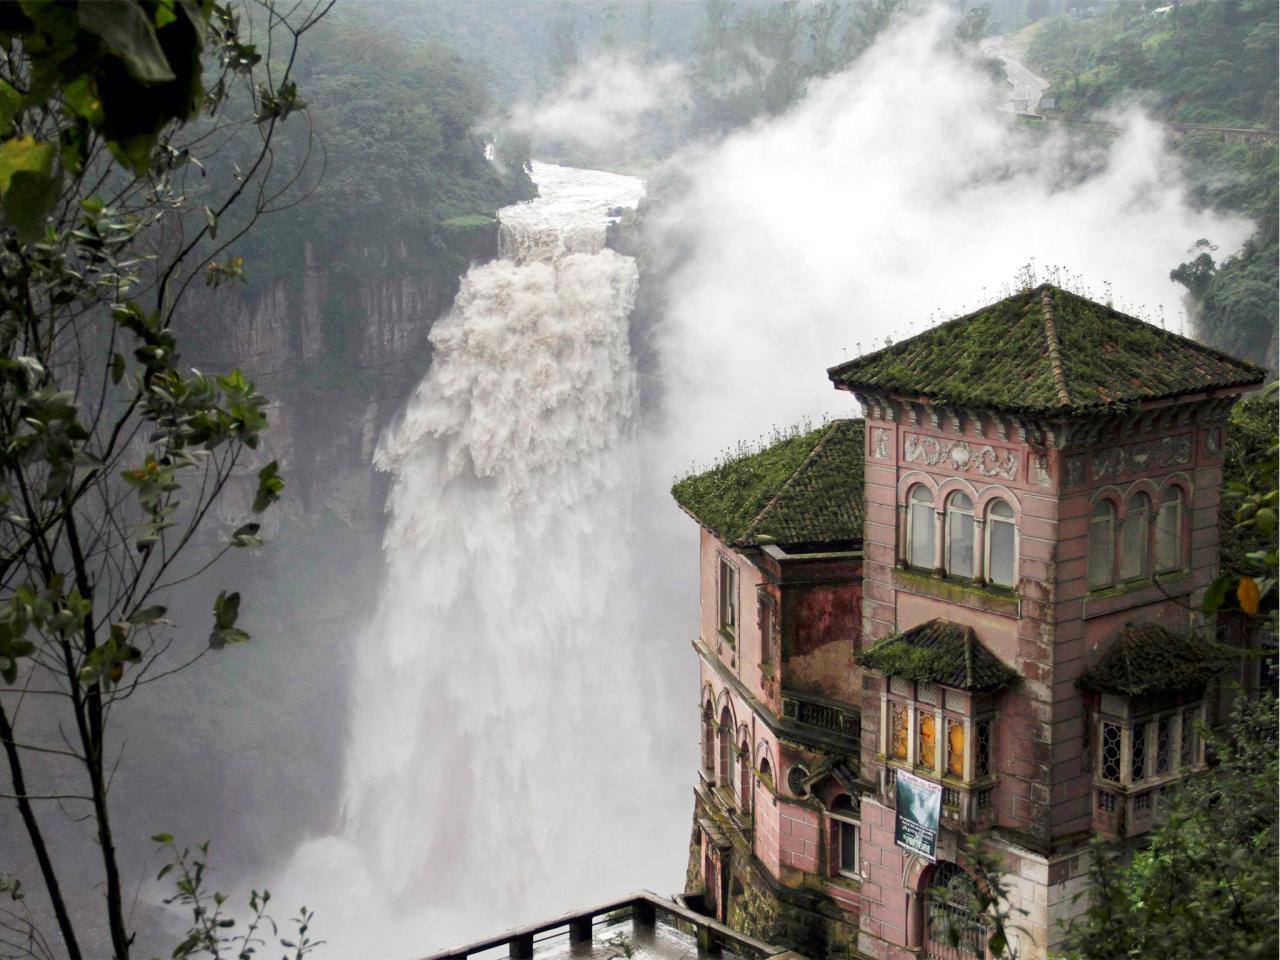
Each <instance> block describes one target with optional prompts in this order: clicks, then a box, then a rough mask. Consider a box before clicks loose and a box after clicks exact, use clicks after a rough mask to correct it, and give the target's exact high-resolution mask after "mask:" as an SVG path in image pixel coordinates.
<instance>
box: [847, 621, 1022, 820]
mask: <svg viewBox="0 0 1280 960" xmlns="http://www.w3.org/2000/svg"><path fill="white" fill-rule="evenodd" d="M858 662H859V663H860V664H861V665H862V666H864V667H867V668H870V669H873V670H876V671H878V672H880V673H883V674H885V686H884V690H883V693H882V695H881V740H880V742H881V744H882V745H883V746H882V753H881V757H880V759H881V761H882V762H883V764H884V777H883V781H882V791H883V795H884V799H885V800H886V801H887V802H890V803H892V802H893V801H894V795H893V783H894V781H895V779H896V770H897V769H904V770H910V771H912V772H913V773H915V774H917V775H918V776H922V777H925V778H927V779H931V780H934V781H936V782H938V783H939V784H940V785H941V786H942V791H943V793H942V806H943V811H942V812H943V818H944V819H945V820H948V821H950V822H951V823H952V824H953V825H957V826H961V827H964V828H966V829H968V828H971V827H974V826H977V825H979V824H982V823H990V822H992V821H993V820H994V817H995V803H994V790H995V786H996V784H995V773H996V763H995V757H994V756H993V747H994V743H995V737H994V732H995V731H994V723H995V710H996V697H997V694H998V692H999V691H1000V690H1001V689H1002V688H1003V687H1004V686H1005V685H1007V684H1009V683H1012V682H1014V680H1015V678H1016V673H1015V672H1014V671H1013V670H1012V669H1011V668H1010V667H1008V666H1006V665H1005V664H1004V663H1002V662H1001V661H1000V659H999V658H998V657H996V655H995V654H994V653H992V652H991V651H990V650H988V649H987V648H986V647H985V646H983V645H982V644H981V643H980V642H979V641H978V639H977V637H976V635H975V634H974V631H973V628H972V627H968V626H964V625H962V624H957V623H952V622H951V621H946V620H930V621H928V622H926V623H923V624H920V625H919V626H917V627H912V628H910V629H908V630H904V631H902V632H901V633H899V634H895V635H893V636H890V637H887V638H885V639H884V640H882V641H880V642H879V643H877V644H876V645H875V646H874V647H872V648H870V649H869V650H866V651H864V652H863V653H861V654H859V655H858ZM907 665H909V666H907ZM904 669H906V670H908V671H909V673H910V675H909V676H908V675H904V674H903V672H902V671H903V670H904ZM925 674H927V675H928V678H927V679H926V678H925Z"/></svg>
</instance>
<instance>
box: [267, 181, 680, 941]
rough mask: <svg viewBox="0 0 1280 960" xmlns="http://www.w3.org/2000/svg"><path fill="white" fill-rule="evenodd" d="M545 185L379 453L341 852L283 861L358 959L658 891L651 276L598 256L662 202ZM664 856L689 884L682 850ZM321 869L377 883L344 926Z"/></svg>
mask: <svg viewBox="0 0 1280 960" xmlns="http://www.w3.org/2000/svg"><path fill="white" fill-rule="evenodd" d="M533 177H534V180H535V182H536V183H537V185H538V188H539V193H540V195H539V197H538V198H537V199H535V200H533V201H531V202H528V203H522V204H517V205H515V206H512V207H507V208H505V209H503V210H501V211H500V213H499V218H500V221H501V254H502V255H501V258H500V259H498V260H496V261H493V262H490V263H486V264H482V265H477V266H473V267H472V268H471V269H470V270H469V271H468V273H467V275H466V276H465V278H464V279H463V281H462V284H461V288H460V290H459V292H458V295H457V299H456V300H455V303H454V305H453V308H452V310H451V311H450V313H449V314H448V316H447V317H445V318H444V319H442V320H441V321H439V322H438V323H437V324H436V326H435V328H434V329H433V330H432V332H431V342H432V345H433V348H434V353H433V358H432V364H431V368H430V370H429V372H428V373H427V375H426V377H425V378H424V380H423V381H422V383H421V384H420V385H419V386H418V388H417V390H416V392H415V393H414V395H413V397H412V398H411V399H410V401H409V403H408V405H407V408H406V409H405V411H404V413H403V416H402V417H401V418H400V420H399V421H398V422H397V423H396V424H394V425H393V426H392V427H391V428H390V429H389V430H388V431H387V433H386V435H385V436H384V437H383V438H382V441H381V443H380V445H379V448H378V450H377V453H376V457H375V463H376V465H377V467H378V468H379V469H381V470H385V471H388V472H389V473H390V474H391V478H392V479H391V490H390V494H389V500H388V505H387V509H388V513H389V517H388V528H387V532H386V538H385V543H384V550H385V557H386V579H385V583H384V587H383V593H382V596H381V599H380V602H379V605H378V608H377V610H376V612H375V613H374V614H373V616H372V618H371V622H370V625H369V628H368V629H367V631H366V632H365V634H364V635H363V636H361V637H358V638H353V642H355V643H357V644H358V655H357V662H358V667H357V671H356V675H355V677H354V678H353V684H354V686H353V697H352V704H353V706H352V712H353V715H352V726H351V736H350V741H349V745H348V751H347V772H346V782H345V788H344V796H343V823H344V826H343V835H342V836H341V837H338V838H328V839H327V840H323V841H314V842H312V843H311V844H308V845H307V846H306V847H304V848H303V849H302V850H300V851H299V853H298V855H297V857H296V858H295V861H294V863H293V865H292V866H291V868H290V877H291V878H293V879H292V882H295V883H297V885H298V886H299V887H301V888H303V889H305V890H306V891H307V896H309V897H311V901H309V902H310V903H311V904H312V905H313V906H314V905H315V903H314V902H313V901H316V900H319V902H320V906H319V907H318V914H319V917H320V919H319V921H318V924H317V927H318V929H320V930H321V931H322V933H323V935H324V936H325V937H326V938H327V939H330V940H331V941H332V940H334V939H335V937H334V936H332V934H333V927H332V923H333V922H337V923H339V924H340V925H343V926H347V925H350V924H352V923H356V924H358V925H360V926H361V927H363V929H362V930H361V932H360V934H359V935H358V937H355V938H353V939H351V942H350V943H347V942H345V941H344V939H343V935H339V936H338V937H337V938H336V939H337V941H338V942H337V943H335V944H334V945H333V946H334V947H335V948H337V951H338V954H339V955H345V953H346V952H347V951H352V952H354V953H356V954H360V953H362V952H364V953H366V954H367V951H368V950H369V949H370V948H371V946H373V945H374V944H375V940H373V939H370V937H371V933H370V931H371V930H372V929H373V928H375V927H376V928H378V931H379V933H378V936H381V937H384V938H386V939H385V942H383V941H382V940H377V941H376V945H377V947H378V949H379V950H381V951H389V950H395V951H404V952H414V953H418V954H421V953H423V952H426V951H428V950H430V949H432V948H436V947H441V946H446V945H448V944H449V943H451V942H454V941H456V940H459V939H464V938H468V937H475V936H481V935H484V934H487V933H492V932H494V931H495V930H499V929H503V928H504V927H507V926H510V925H512V924H514V923H517V922H522V921H528V920H532V919H535V918H538V917H541V916H546V915H552V914H555V913H558V912H562V911H563V910H565V909H568V908H569V907H570V906H572V905H574V904H576V903H587V902H595V901H598V900H599V899H600V897H601V896H603V895H609V894H615V893H617V894H621V893H624V892H627V891H629V890H631V889H634V888H636V887H638V886H640V885H641V884H642V882H644V881H646V880H647V878H648V877H649V876H652V875H653V874H652V872H650V873H648V874H646V873H645V870H644V866H643V865H644V864H647V863H651V862H652V861H653V859H654V856H655V850H654V846H655V843H654V838H653V837H651V836H646V835H645V830H644V826H645V824H646V823H647V822H651V821H652V820H653V818H654V815H655V811H653V810H652V809H650V807H651V804H649V803H648V802H647V801H648V800H649V799H650V798H649V797H648V796H647V795H646V791H645V789H644V788H643V782H644V766H645V762H646V760H645V758H646V756H647V755H648V754H649V753H650V752H652V750H653V747H652V744H651V743H650V742H649V740H648V732H647V728H646V723H645V711H646V709H647V708H648V707H647V704H646V702H645V693H644V684H645V682H646V681H645V680H644V679H643V678H644V677H645V676H646V673H645V671H644V670H643V669H642V668H638V666H637V664H636V657H637V651H636V649H635V647H636V642H635V639H636V637H637V635H638V620H637V604H636V598H635V596H634V591H633V590H630V589H628V586H629V584H628V580H629V576H630V574H629V568H630V552H629V551H630V544H631V541H632V539H633V536H634V533H633V530H632V522H631V512H632V506H633V501H634V495H635V490H634V486H635V477H636V475H637V470H636V465H635V462H634V460H635V452H634V449H635V448H634V445H633V444H632V443H631V442H630V433H631V429H630V424H631V417H632V411H633V408H634V406H635V402H636V377H635V371H634V369H633V367H632V362H631V356H630V351H629V345H628V316H629V313H630V310H631V307H632V304H633V301H634V297H635V292H636V284H637V271H636V265H635V262H634V260H632V259H631V258H630V257H625V256H622V255H620V254H618V253H615V252H614V251H612V250H609V249H607V248H606V247H605V244H604V241H605V231H606V227H607V225H608V222H609V218H610V215H611V214H610V212H611V211H613V210H615V209H616V208H619V207H634V206H635V205H636V203H638V202H639V199H640V197H641V195H642V193H643V185H642V182H641V181H640V180H638V179H635V178H633V177H626V176H620V175H614V174H608V173H602V172H597V171H586V170H575V169H570V168H565V167H558V166H553V165H548V164H538V163H535V164H534V169H533ZM685 827H686V825H685V824H680V825H679V827H678V828H677V830H676V832H677V833H678V832H679V830H680V829H683V828H685ZM664 829H665V828H664ZM669 832H670V831H669V830H668V833H669ZM660 853H661V855H662V857H663V858H664V859H666V860H669V861H670V862H668V863H666V864H665V868H664V869H665V871H666V872H665V873H664V874H663V875H666V876H670V878H671V881H672V883H675V882H678V880H677V878H678V877H679V873H680V871H681V870H682V868H683V861H682V856H683V851H682V850H681V849H679V848H678V847H677V848H676V849H674V850H673V849H670V847H667V848H665V849H662V850H661V851H660ZM318 874H329V875H331V879H330V880H329V881H328V882H336V883H338V884H341V885H342V886H343V887H344V889H346V890H356V891H357V892H358V896H357V899H358V900H360V901H361V905H360V906H359V907H358V908H357V909H355V910H354V913H355V914H357V918H356V919H354V920H353V919H350V918H348V919H346V920H342V919H338V920H336V921H335V919H334V918H332V917H326V916H325V908H326V904H330V900H331V899H332V898H330V897H325V896H323V895H322V896H320V897H317V896H316V895H315V894H314V893H313V891H315V890H316V888H317V883H318V880H317V875H318ZM367 899H368V900H372V901H373V902H371V903H370V902H365V901H366V900H367ZM329 909H330V910H331V911H332V910H335V909H336V910H338V911H339V912H341V911H342V910H343V909H344V908H343V907H342V906H341V905H339V906H336V907H335V906H333V905H332V904H330V905H329ZM391 928H398V929H399V930H400V933H398V934H394V935H393V934H388V933H387V931H388V930H389V929H391ZM344 933H345V935H346V936H351V931H344Z"/></svg>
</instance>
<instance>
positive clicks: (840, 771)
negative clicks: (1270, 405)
mask: <svg viewBox="0 0 1280 960" xmlns="http://www.w3.org/2000/svg"><path fill="white" fill-rule="evenodd" d="M828 375H829V377H830V379H831V381H832V383H833V384H834V385H835V387H836V388H837V389H839V390H846V391H849V392H850V393H852V394H853V395H854V397H856V398H857V400H858V402H859V403H860V405H861V408H862V411H863V418H862V419H848V420H838V421H835V422H832V423H828V424H826V425H824V426H822V427H821V428H819V429H817V430H813V431H811V432H807V433H801V434H798V435H795V436H789V437H785V438H783V439H780V440H778V441H777V442H776V443H773V444H772V445H770V446H768V447H766V448H765V449H761V450H759V451H758V452H755V453H753V454H750V455H747V456H744V457H739V458H737V459H734V460H731V461H729V462H726V463H724V464H721V465H720V466H718V467H717V468H715V469H713V470H710V471H708V472H705V473H702V474H699V475H697V476H693V477H689V478H688V479H686V480H683V481H681V482H679V483H678V484H676V486H675V488H674V491H673V493H674V495H675V498H676V500H677V502H678V503H679V504H680V506H681V507H682V508H683V509H684V510H685V511H686V512H687V513H688V514H689V515H691V516H692V517H693V518H694V519H695V520H696V521H697V522H698V523H699V524H700V526H701V539H700V542H701V564H700V570H701V613H700V629H699V634H698V637H697V639H696V640H695V641H694V647H695V649H696V651H697V654H698V658H699V664H700V667H699V669H700V671H701V695H700V700H699V704H698V709H699V710H700V716H699V719H698V723H699V726H700V730H701V738H702V744H701V746H702V750H701V768H700V770H699V776H698V781H697V785H696V788H695V800H694V806H695V812H694V829H693V839H692V843H691V847H690V859H689V867H688V878H687V899H688V902H690V903H693V904H695V905H697V906H699V907H700V909H701V910H702V911H703V912H704V913H706V914H708V915H710V916H712V917H714V918H717V919H718V920H720V921H722V922H723V923H726V924H727V925H729V926H730V927H733V928H735V929H737V930H740V931H742V932H743V933H744V934H747V935H750V936H754V937H759V938H762V939H764V940H768V941H771V942H775V943H782V944H786V945H788V946H791V947H792V948H794V949H796V950H799V951H801V952H803V953H806V954H808V955H810V956H814V957H852V956H858V955H865V956H869V957H875V958H880V960H890V958H907V957H919V956H925V957H931V958H962V957H965V958H967V957H984V956H985V955H986V948H985V936H984V920H983V918H982V917H981V916H980V915H978V914H977V912H976V911H975V909H974V906H973V903H972V901H971V900H969V899H968V898H966V897H965V896H964V895H963V894H962V893H958V892H957V891H958V890H960V889H961V887H960V886H958V885H956V884H953V883H951V882H950V881H951V878H953V877H954V876H956V875H957V873H960V872H963V871H965V870H966V869H970V868H971V864H969V863H968V858H967V856H966V850H965V847H964V844H963V842H962V841H963V838H964V837H966V836H977V837H979V838H980V841H979V842H980V844H981V847H982V848H983V849H985V850H987V851H990V852H992V853H994V854H996V855H998V856H999V858H1000V862H1001V864H1002V868H1001V871H1002V875H1003V877H1004V880H1005V884H1006V886H1007V888H1008V890H1009V891H1010V895H1011V903H1012V906H1013V907H1014V908H1015V909H1017V910H1020V911H1025V913H1024V914H1023V915H1021V916H1020V917H1018V920H1017V922H1018V925H1019V927H1020V928H1021V929H1020V930H1019V931H1015V932H1014V939H1015V941H1016V943H1015V946H1016V947H1017V950H1018V955H1019V956H1020V957H1023V958H1036V957H1044V956H1046V955H1048V954H1049V953H1051V952H1052V951H1053V950H1054V949H1055V947H1056V946H1057V945H1058V944H1060V943H1061V942H1062V937H1063V933H1064V927H1063V922H1064V921H1065V920H1067V919H1068V917H1069V916H1070V915H1071V914H1072V912H1073V911H1075V910H1079V909H1080V908H1081V905H1082V901H1081V900H1079V899H1077V898H1076V894H1077V893H1079V892H1080V891H1081V890H1082V888H1083V884H1084V882H1085V879H1084V874H1085V869H1086V866H1087V853H1086V849H1087V846H1088V844H1089V842H1090V840H1091V838H1092V837H1094V836H1095V835H1101V836H1103V837H1105V838H1108V839H1111V840H1113V841H1115V842H1116V843H1124V844H1134V843H1138V842H1141V837H1142V835H1143V834H1144V833H1146V832H1147V831H1149V830H1150V829H1151V826H1152V823H1153V818H1155V817H1157V816H1158V814H1159V810H1160V807H1161V803H1162V801H1163V800H1164V799H1165V798H1166V797H1167V796H1168V795H1169V791H1171V790H1173V789H1175V787H1176V784H1177V783H1178V781H1179V779H1180V778H1181V777H1183V776H1184V775H1185V774H1186V773H1187V772H1189V771H1194V770H1196V769H1197V768H1198V767H1200V766H1201V765H1202V763H1203V750H1202V744H1201V742H1200V739H1199V729H1200V724H1201V721H1202V717H1203V713H1204V704H1205V697H1206V688H1207V687H1208V686H1209V685H1210V684H1211V682H1212V680H1213V677H1214V673H1215V670H1216V669H1217V668H1218V666H1219V665H1218V664H1215V663H1214V662H1213V661H1212V659H1211V658H1210V657H1209V656H1208V655H1207V654H1206V652H1205V651H1206V644H1205V643H1204V642H1203V637H1204V636H1205V635H1206V631H1208V630H1209V629H1210V626H1211V625H1208V624H1205V623H1203V622H1202V620H1201V618H1200V617H1199V615H1198V613H1197V611H1198V610H1199V608H1200V598H1201V595H1202V593H1203V591H1204V589H1205V587H1206V586H1207V585H1208V584H1209V583H1210V581H1211V580H1212V579H1213V577H1214V576H1215V573H1216V569H1217V563H1218V513H1219V487H1220V485H1221V467H1222V460H1223V425H1224V422H1225V419H1226V417H1227V413H1228V410H1229V409H1230V407H1231V406H1232V404H1233V403H1234V402H1235V401H1236V400H1237V399H1238V397H1239V396H1240V394H1241V393H1242V392H1244V391H1246V390H1249V389H1252V388H1253V387H1255V386H1257V385H1259V384H1260V383H1261V382H1262V380H1263V378H1264V375H1265V374H1264V371H1263V370H1261V369H1259V368H1256V367H1254V366H1252V365H1250V364H1247V363H1244V362H1242V361H1239V360H1236V359H1234V358H1232V357H1229V356H1226V355H1224V354H1221V353H1219V352H1217V351H1214V350H1211V349H1209V348H1207V347H1204V346H1202V345H1200V344H1198V343H1195V342H1193V341H1191V340H1188V339H1185V338H1182V337H1179V336H1176V335H1175V334H1172V333H1169V332H1166V331H1164V330H1161V329H1159V328H1157V327H1154V326H1151V325H1149V324H1146V323H1144V322H1141V321H1139V320H1137V319H1134V318H1132V317H1128V316H1125V315H1123V314H1121V313H1118V312H1116V311H1115V310H1113V309H1111V308H1109V307H1106V306H1103V305H1101V304H1098V303H1094V302H1092V301H1089V300H1087V299H1084V298H1082V297H1079V296H1076V295H1074V294H1071V293H1069V292H1066V291H1064V290H1061V289H1058V288H1056V287H1053V286H1048V285H1046V286H1042V287H1038V288H1036V289H1033V290H1029V291H1025V292H1022V293H1019V294H1017V295H1015V296H1013V297H1010V298H1008V299H1006V300H1003V301H1001V302H999V303H996V304H993V305H991V306H989V307H986V308H984V309H982V310H979V311H977V312H975V313H973V314H970V315H968V316H965V317H961V318H959V319H957V320H953V321H950V322H948V323H945V324H942V325H940V326H938V327H935V328H933V329H931V330H929V331H927V332H925V333H923V334H921V335H919V336H916V337H913V338H912V339H909V340H906V341H903V342H901V343H898V344H895V345H893V346H890V347H887V348H886V349H883V350H880V351H878V352H876V353H872V354H869V355H866V356H863V357H860V358H858V359H856V360H853V361H850V362H848V363H844V364H841V365H839V366H836V367H833V368H832V369H831V370H829V371H828ZM690 722H691V724H692V722H693V718H692V716H691V717H690ZM930 803H933V804H934V805H935V806H934V807H933V809H932V812H931V811H930V809H929V804H930ZM905 807H910V809H905ZM931 825H932V826H931ZM948 930H951V931H958V932H959V942H958V943H957V942H956V941H955V937H954V936H951V935H947V932H946V931H948Z"/></svg>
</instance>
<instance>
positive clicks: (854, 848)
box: [831, 793, 859, 877]
mask: <svg viewBox="0 0 1280 960" xmlns="http://www.w3.org/2000/svg"><path fill="white" fill-rule="evenodd" d="M858 822H859V816H858V808H857V807H856V806H854V803H853V800H852V799H850V797H849V795H848V794H843V793H842V794H841V795H840V796H838V797H836V798H835V800H834V801H832V803H831V847H832V850H831V865H832V867H833V868H834V870H835V872H836V873H839V874H842V875H844V876H846V877H857V876H858Z"/></svg>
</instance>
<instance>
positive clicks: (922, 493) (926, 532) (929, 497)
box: [907, 486, 934, 570]
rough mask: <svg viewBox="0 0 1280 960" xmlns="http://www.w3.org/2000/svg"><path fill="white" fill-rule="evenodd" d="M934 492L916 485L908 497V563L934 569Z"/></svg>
mask: <svg viewBox="0 0 1280 960" xmlns="http://www.w3.org/2000/svg"><path fill="white" fill-rule="evenodd" d="M933 526H934V524H933V494H932V493H930V492H929V488H928V487H924V486H915V487H912V488H911V495H910V496H909V497H908V498H907V565H908V566H912V567H916V568H917V569H920V570H932V569H933Z"/></svg>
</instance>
